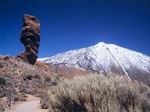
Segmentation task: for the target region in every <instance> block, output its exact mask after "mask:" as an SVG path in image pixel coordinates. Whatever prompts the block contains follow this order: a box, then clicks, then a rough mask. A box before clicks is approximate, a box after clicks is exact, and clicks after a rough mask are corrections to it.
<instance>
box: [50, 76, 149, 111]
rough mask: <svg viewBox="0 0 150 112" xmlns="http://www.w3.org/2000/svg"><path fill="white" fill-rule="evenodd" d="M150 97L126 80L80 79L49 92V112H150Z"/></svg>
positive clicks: (118, 78)
mask: <svg viewBox="0 0 150 112" xmlns="http://www.w3.org/2000/svg"><path fill="white" fill-rule="evenodd" d="M53 93H54V94H53ZM149 93H150V88H149V87H148V86H146V85H144V84H141V83H137V82H136V81H135V82H132V81H128V80H127V79H125V78H124V77H119V76H114V75H113V76H109V77H104V76H100V75H89V76H83V77H81V76H80V77H76V78H74V79H73V80H65V81H63V82H61V83H60V84H59V85H58V86H56V87H54V88H53V89H52V90H50V91H49V112H150V99H149V98H148V97H147V94H149Z"/></svg>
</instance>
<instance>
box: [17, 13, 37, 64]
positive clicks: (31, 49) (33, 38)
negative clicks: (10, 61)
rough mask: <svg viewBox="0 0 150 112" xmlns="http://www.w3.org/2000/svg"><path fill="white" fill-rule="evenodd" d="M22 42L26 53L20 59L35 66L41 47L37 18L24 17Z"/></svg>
mask: <svg viewBox="0 0 150 112" xmlns="http://www.w3.org/2000/svg"><path fill="white" fill-rule="evenodd" d="M20 41H21V43H22V44H24V46H25V51H24V53H21V54H20V55H18V57H20V58H21V59H23V60H25V61H27V62H29V63H30V64H32V65H34V64H35V62H36V60H37V58H38V50H39V46H40V23H39V21H38V19H37V18H36V17H34V16H31V15H27V14H26V15H24V18H23V29H22V33H21V37H20Z"/></svg>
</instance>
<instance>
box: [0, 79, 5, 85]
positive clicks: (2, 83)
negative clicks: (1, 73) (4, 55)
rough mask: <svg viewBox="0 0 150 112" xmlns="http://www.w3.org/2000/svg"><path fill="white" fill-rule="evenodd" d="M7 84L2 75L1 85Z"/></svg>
mask: <svg viewBox="0 0 150 112" xmlns="http://www.w3.org/2000/svg"><path fill="white" fill-rule="evenodd" d="M5 85H6V80H5V78H3V77H0V86H5Z"/></svg>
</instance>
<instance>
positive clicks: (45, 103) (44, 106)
mask: <svg viewBox="0 0 150 112" xmlns="http://www.w3.org/2000/svg"><path fill="white" fill-rule="evenodd" d="M40 104H41V108H42V109H48V105H49V99H48V95H46V94H45V95H43V96H42V98H41V101H40Z"/></svg>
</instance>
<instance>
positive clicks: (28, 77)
mask: <svg viewBox="0 0 150 112" xmlns="http://www.w3.org/2000/svg"><path fill="white" fill-rule="evenodd" d="M32 78H33V76H32V75H30V74H28V75H26V76H25V77H24V80H26V79H27V80H32Z"/></svg>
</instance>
